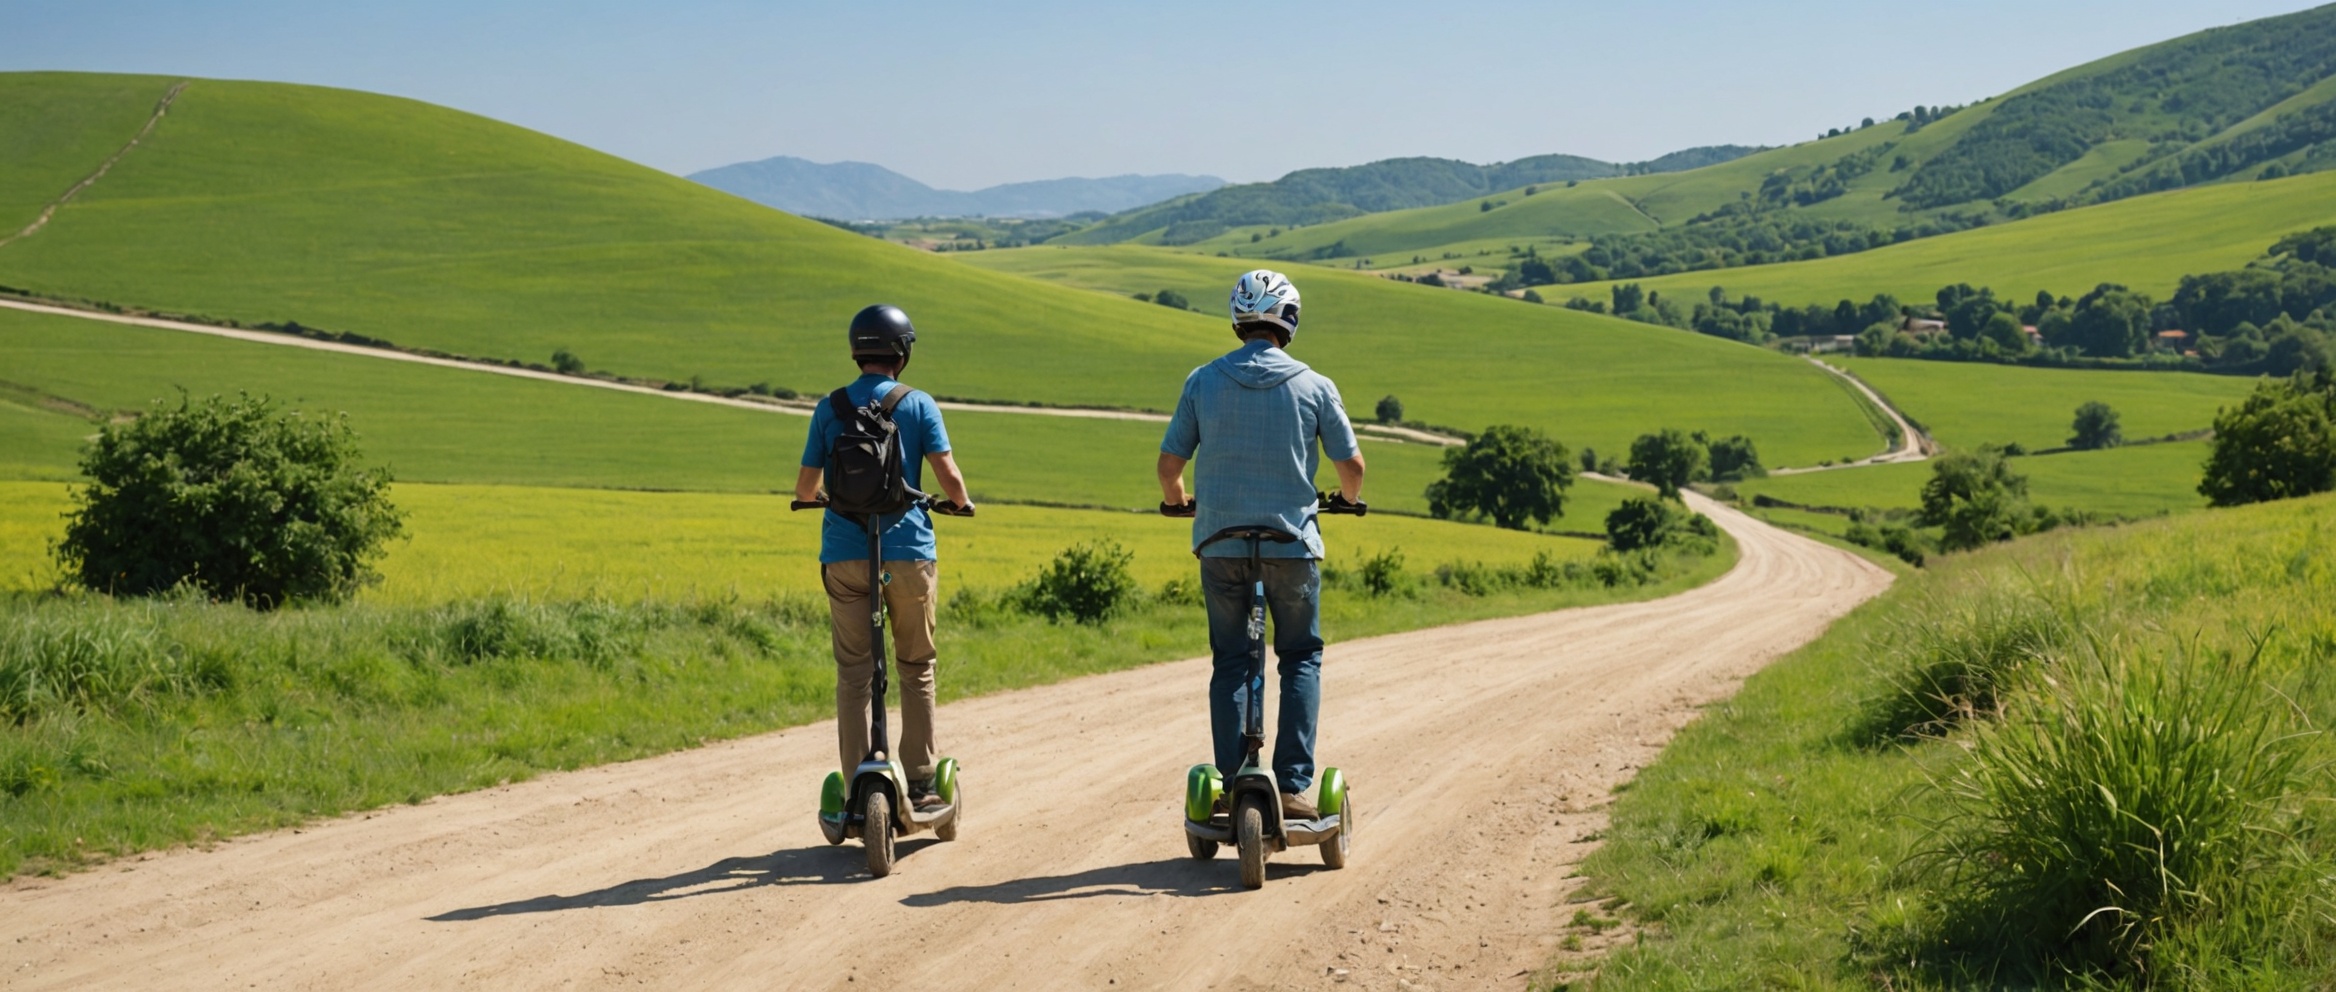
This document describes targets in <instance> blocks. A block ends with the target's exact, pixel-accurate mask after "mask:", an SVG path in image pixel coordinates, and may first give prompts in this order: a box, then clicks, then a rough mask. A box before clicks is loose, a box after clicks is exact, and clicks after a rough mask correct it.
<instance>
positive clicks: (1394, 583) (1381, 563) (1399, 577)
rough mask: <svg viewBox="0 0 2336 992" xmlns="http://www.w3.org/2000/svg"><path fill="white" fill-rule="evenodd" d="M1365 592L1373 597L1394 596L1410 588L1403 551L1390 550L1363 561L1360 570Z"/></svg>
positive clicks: (1398, 549)
mask: <svg viewBox="0 0 2336 992" xmlns="http://www.w3.org/2000/svg"><path fill="white" fill-rule="evenodd" d="M1358 572H1359V576H1358V578H1359V579H1360V580H1361V582H1362V586H1363V591H1364V592H1365V593H1368V594H1370V595H1373V596H1392V595H1395V594H1396V593H1399V592H1403V591H1405V590H1406V589H1408V588H1410V585H1411V583H1410V581H1409V580H1408V579H1407V578H1405V577H1404V574H1403V549H1402V548H1389V549H1387V550H1385V551H1381V552H1379V553H1378V554H1375V555H1372V556H1371V557H1369V558H1365V559H1363V565H1362V568H1360V569H1358Z"/></svg>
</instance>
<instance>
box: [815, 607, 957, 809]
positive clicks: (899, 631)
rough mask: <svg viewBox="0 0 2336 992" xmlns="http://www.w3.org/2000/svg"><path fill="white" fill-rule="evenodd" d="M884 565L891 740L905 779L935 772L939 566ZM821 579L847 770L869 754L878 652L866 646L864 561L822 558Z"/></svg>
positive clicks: (840, 747)
mask: <svg viewBox="0 0 2336 992" xmlns="http://www.w3.org/2000/svg"><path fill="white" fill-rule="evenodd" d="M884 571H885V572H886V573H887V574H889V575H890V576H891V577H892V578H891V581H889V582H886V583H885V584H884V604H885V606H886V607H887V608H889V610H890V615H889V616H888V617H886V623H887V624H888V625H889V626H890V627H891V628H892V651H893V658H894V659H895V660H896V661H897V665H896V666H895V670H896V671H898V672H899V673H900V677H899V678H898V679H896V680H894V681H893V683H892V687H893V690H894V691H895V692H898V693H899V698H900V717H901V720H900V726H896V727H893V728H891V729H892V733H893V736H894V740H895V741H896V743H897V745H898V746H896V747H895V748H894V749H893V752H892V755H891V757H892V759H893V760H895V761H898V762H900V766H901V768H902V769H903V770H904V771H906V772H908V777H909V778H910V779H928V778H932V777H933V660H934V659H935V658H936V657H938V655H939V652H938V651H936V650H934V648H933V613H934V608H935V607H936V606H937V605H938V604H936V603H935V602H934V598H933V597H934V588H935V586H937V585H938V580H939V577H940V573H939V569H938V568H937V567H936V566H935V563H933V562H929V561H888V562H885V563H884ZM819 572H820V578H821V580H822V581H823V582H824V583H825V585H826V586H827V608H828V612H829V614H830V617H831V619H832V621H833V622H832V623H831V624H830V628H831V629H832V630H833V632H834V634H835V740H836V753H837V755H838V756H840V757H841V758H842V762H843V771H844V774H845V775H846V776H849V775H850V774H851V773H852V769H854V768H856V767H859V764H860V759H861V758H862V757H863V756H865V755H866V754H867V753H868V703H869V696H870V694H871V693H870V690H871V689H872V688H873V685H872V680H873V678H874V677H875V674H876V659H875V656H874V654H873V653H872V652H871V650H870V645H869V643H868V641H869V635H870V633H872V631H871V630H870V628H869V625H868V563H867V562H865V561H856V562H839V563H836V564H829V565H821V566H820V567H819Z"/></svg>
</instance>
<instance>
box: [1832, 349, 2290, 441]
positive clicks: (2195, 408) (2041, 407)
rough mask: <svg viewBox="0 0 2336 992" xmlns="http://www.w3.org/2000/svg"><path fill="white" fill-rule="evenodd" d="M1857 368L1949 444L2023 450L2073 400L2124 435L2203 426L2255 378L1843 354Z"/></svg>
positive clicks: (2061, 434)
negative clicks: (2103, 414)
mask: <svg viewBox="0 0 2336 992" xmlns="http://www.w3.org/2000/svg"><path fill="white" fill-rule="evenodd" d="M1837 364H1839V365H1841V366H1842V367H1843V368H1846V369H1849V370H1850V371H1851V372H1854V373H1856V374H1857V376H1858V377H1859V378H1862V379H1864V380H1865V381H1866V384H1867V385H1870V386H1872V387H1874V389H1875V390H1876V391H1878V392H1880V393H1881V394H1882V395H1883V396H1885V397H1887V398H1888V399H1889V400H1890V403H1891V404H1892V405H1894V406H1896V407H1897V408H1898V410H1899V412H1901V413H1904V414H1905V415H1906V416H1908V417H1910V418H1912V419H1913V420H1914V421H1915V422H1916V423H1918V424H1921V425H1922V427H1923V428H1924V429H1925V430H1927V431H1929V432H1930V435H1931V436H1932V437H1933V438H1935V439H1937V440H1938V441H1939V443H1941V444H1945V445H1948V446H1950V447H1965V448H1970V447H1977V446H1979V445H1982V444H1999V445H2000V444H2011V443H2014V442H2016V443H2018V444H2020V445H2021V446H2023V447H2026V448H2027V449H2029V450H2031V451H2040V450H2042V449H2045V448H2057V447H2059V446H2061V445H2063V444H2066V443H2068V436H2069V433H2070V428H2071V425H2072V423H2073V422H2074V421H2075V419H2076V408H2077V407H2078V406H2081V405H2083V404H2085V403H2088V402H2092V401H2094V400H2098V401H2100V402H2103V403H2107V404H2109V406H2110V407H2111V408H2112V409H2115V410H2116V411H2117V415H2118V423H2119V425H2120V426H2121V428H2122V429H2123V431H2124V433H2125V436H2126V437H2128V438H2136V439H2139V438H2150V437H2164V436H2166V435H2168V434H2183V433H2188V432H2191V431H2199V430H2205V429H2207V428H2209V427H2212V426H2213V425H2214V414H2215V411H2216V410H2219V409H2221V408H2222V407H2224V406H2230V405H2236V404H2237V403H2238V401H2239V400H2240V399H2242V398H2244V397H2245V396H2246V395H2247V392H2248V391H2249V390H2251V389H2253V388H2254V382H2253V380H2250V379H2244V378H2240V377H2237V376H2217V375H2204V374H2200V373H2194V372H2128V371H2123V370H2109V371H2104V370H2094V369H2039V368H2024V367H2014V366H2001V365H1980V364H1973V363H1968V362H1926V361H1919V360H1915V359H1903V358H1900V359H1890V358H1851V359H1842V360H1840V361H1839V362H1838V363H1837Z"/></svg>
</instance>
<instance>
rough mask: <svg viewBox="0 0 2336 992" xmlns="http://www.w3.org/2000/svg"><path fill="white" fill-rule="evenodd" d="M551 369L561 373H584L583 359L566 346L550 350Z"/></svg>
mask: <svg viewBox="0 0 2336 992" xmlns="http://www.w3.org/2000/svg"><path fill="white" fill-rule="evenodd" d="M552 371H554V372H558V373H560V374H562V375H582V374H584V360H583V359H581V358H578V357H576V353H575V352H573V351H569V350H568V349H566V348H561V349H559V350H557V351H554V352H552Z"/></svg>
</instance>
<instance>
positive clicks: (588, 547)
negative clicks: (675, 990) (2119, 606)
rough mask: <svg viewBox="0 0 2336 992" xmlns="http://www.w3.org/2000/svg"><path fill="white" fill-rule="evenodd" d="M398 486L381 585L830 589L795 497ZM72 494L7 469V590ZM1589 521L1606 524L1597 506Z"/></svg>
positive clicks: (1543, 547) (1173, 547) (1160, 568)
mask: <svg viewBox="0 0 2336 992" xmlns="http://www.w3.org/2000/svg"><path fill="white" fill-rule="evenodd" d="M1611 488H1614V489H1617V490H1620V489H1622V487H1611ZM392 499H393V500H394V502H396V503H397V505H398V506H400V507H402V508H404V509H405V510H407V511H408V513H409V514H410V516H409V518H408V520H407V527H406V529H407V530H408V532H410V534H411V535H412V536H411V537H410V538H409V539H407V540H404V541H399V542H397V543H395V544H393V545H391V549H390V553H389V556H388V558H387V559H385V560H384V561H383V562H382V565H381V572H382V583H381V585H380V586H378V587H375V588H374V589H372V590H370V591H369V592H367V593H366V594H365V595H366V598H367V599H369V600H376V601H380V602H386V603H415V604H422V603H435V602H443V601H450V600H455V599H461V598H464V597H472V596H480V595H489V594H507V595H515V596H528V597H538V598H574V597H579V596H586V595H597V596H605V597H610V598H616V599H628V600H629V599H690V598H696V597H705V596H714V597H720V596H728V595H730V594H733V593H735V594H737V595H739V596H741V597H745V598H749V599H761V598H765V597H768V596H771V595H774V594H780V593H816V592H817V591H818V590H819V570H818V566H817V565H816V564H815V562H816V561H817V560H818V555H819V516H818V515H817V514H814V513H792V512H790V511H788V509H787V503H786V499H785V497H782V496H757V495H746V494H737V493H652V492H625V491H618V490H605V489H556V488H538V487H525V486H465V485H400V486H397V487H396V490H395V493H394V495H393V496H392ZM68 505H69V502H68V497H67V487H66V486H65V485H64V484H61V483H54V482H0V591H5V590H9V589H15V590H31V589H42V588H47V587H49V586H51V585H53V584H54V582H55V579H56V569H55V566H54V565H53V564H52V563H51V562H50V560H49V550H48V549H49V544H50V542H51V541H53V540H54V539H55V538H56V537H58V536H59V535H60V534H61V533H62V532H63V522H62V514H63V513H64V511H65V510H66V508H67V506H68ZM1601 516H1602V514H1601ZM1327 519H1328V524H1327V525H1326V527H1325V536H1326V538H1327V543H1328V545H1329V550H1330V559H1329V561H1330V563H1331V564H1333V565H1337V564H1341V563H1351V562H1353V561H1355V560H1357V559H1359V558H1361V557H1364V556H1368V555H1371V554H1375V553H1377V552H1379V551H1384V550H1387V549H1391V548H1401V549H1402V550H1403V552H1404V556H1405V559H1406V561H1407V562H1408V564H1409V566H1410V567H1411V568H1413V569H1432V568H1434V567H1435V566H1436V565H1439V564H1443V563H1446V562H1454V561H1479V562H1484V563H1487V564H1496V565H1509V564H1524V563H1526V562H1529V561H1531V560H1532V559H1533V557H1534V556H1535V555H1537V554H1540V553H1542V552H1545V551H1546V552H1548V553H1549V554H1552V555H1555V556H1557V557H1558V558H1561V559H1573V558H1585V557H1588V556H1590V555H1592V554H1595V553H1596V552H1597V550H1598V548H1599V547H1600V546H1601V542H1599V541H1594V540H1590V539H1586V538H1574V537H1558V536H1550V535H1543V534H1526V533H1519V532H1516V531H1504V530H1498V529H1495V528H1492V527H1485V526H1475V525H1468V524H1457V523H1449V522H1445V521H1440V520H1423V519H1420V518H1416V517H1396V516H1369V517H1362V518H1354V517H1335V518H1327ZM1581 526H1582V527H1583V529H1587V530H1596V529H1598V527H1599V526H1600V524H1599V522H1598V521H1596V520H1590V519H1586V518H1585V520H1584V522H1583V523H1582V525H1581ZM936 532H937V533H938V534H939V536H940V549H941V563H942V568H943V581H944V583H946V586H947V587H949V588H991V589H996V588H1003V587H1006V586H1010V585H1013V584H1015V583H1018V582H1021V581H1023V580H1024V579H1027V578H1029V577H1030V576H1031V574H1032V573H1034V572H1036V571H1037V570H1038V568H1039V567H1040V566H1041V565H1043V564H1044V563H1045V562H1046V561H1047V560H1049V559H1051V558H1052V557H1053V556H1054V555H1055V553H1056V552H1058V551H1060V550H1062V549H1063V548H1065V547H1068V546H1070V545H1072V544H1075V543H1078V542H1080V541H1087V540H1097V539H1107V540H1113V541H1117V542H1119V543H1120V544H1121V545H1122V546H1124V547H1126V548H1127V549H1129V550H1130V551H1132V552H1134V553H1135V562H1134V571H1135V574H1136V576H1137V578H1138V579H1140V580H1142V581H1143V582H1144V583H1145V584H1146V585H1147V586H1157V585H1159V584H1160V583H1162V582H1165V581H1167V580H1168V579H1170V578H1174V577H1177V576H1183V575H1186V574H1188V573H1190V572H1191V571H1192V556H1191V554H1190V548H1191V543H1190V538H1191V524H1190V523H1189V522H1186V521H1179V520H1169V519H1167V518H1164V517H1160V516H1157V515H1152V514H1142V513H1113V512H1109V511H1102V510H1056V509H1047V508H1042V507H1031V506H1006V505H994V506H988V507H983V508H982V510H981V515H980V516H978V517H975V518H973V519H971V520H961V519H944V520H942V521H941V522H940V525H939V526H938V527H937V528H936Z"/></svg>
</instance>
